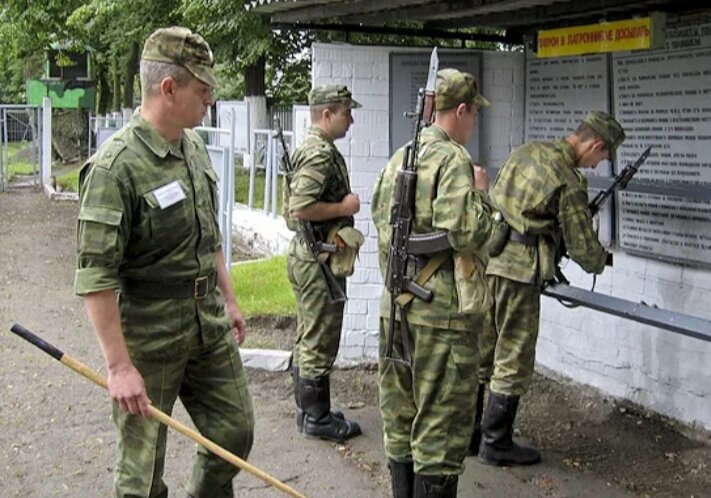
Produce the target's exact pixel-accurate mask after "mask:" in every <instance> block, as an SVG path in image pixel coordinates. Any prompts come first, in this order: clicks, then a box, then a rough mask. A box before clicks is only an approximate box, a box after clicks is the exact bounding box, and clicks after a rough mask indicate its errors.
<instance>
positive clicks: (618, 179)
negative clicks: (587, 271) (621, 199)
mask: <svg viewBox="0 0 711 498" xmlns="http://www.w3.org/2000/svg"><path fill="white" fill-rule="evenodd" d="M652 147H653V146H652V145H650V146H649V147H647V148H646V149H644V152H642V154H640V156H639V157H638V158H637V160H636V161H635V162H633V163H630V164H628V165H627V166H625V169H623V170H622V171H620V172H619V173H617V175H616V176H615V178H614V179H613V180H612V184H611V185H610V186H609V187H607V188H606V189H605V190H601V191H600V192H598V193H597V195H595V197H594V198H593V200H592V201H590V203H589V204H588V209H589V210H590V213H591V214H592V215H593V216H595V215H596V214H597V213H599V212H600V209H602V205H603V204H604V203H605V201H606V200H607V199H608V197H610V196H611V195H612V194H613V193H614V192H615V190H618V189H619V190H624V189H626V188H627V184H628V183H629V181H630V180H631V179H632V178H633V177H634V175H636V174H637V171H639V168H640V167H641V166H642V164H644V161H646V160H647V156H649V153H650V152H651V150H652ZM561 253H563V254H564V253H565V247H563V248H562V249H561ZM608 256H609V254H608ZM561 257H562V256H561ZM561 257H559V258H558V261H557V262H556V269H555V279H556V283H559V284H569V283H570V282H569V281H568V279H567V278H565V275H563V271H562V270H561V269H560V259H561Z"/></svg>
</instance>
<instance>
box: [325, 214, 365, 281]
mask: <svg viewBox="0 0 711 498" xmlns="http://www.w3.org/2000/svg"><path fill="white" fill-rule="evenodd" d="M364 241H365V239H364V237H363V234H362V233H361V232H360V230H358V229H356V228H353V227H351V226H338V225H336V226H334V227H333V228H331V230H330V231H329V233H328V236H327V237H326V242H327V243H328V244H332V245H334V246H336V252H335V253H331V254H329V253H321V254H320V255H319V259H321V258H323V259H321V260H322V261H325V260H326V259H328V264H329V266H330V267H331V271H332V272H333V275H334V276H335V277H337V278H343V277H350V276H351V275H353V270H354V269H355V261H356V258H357V257H358V252H359V251H360V248H361V246H362V245H363V242H364Z"/></svg>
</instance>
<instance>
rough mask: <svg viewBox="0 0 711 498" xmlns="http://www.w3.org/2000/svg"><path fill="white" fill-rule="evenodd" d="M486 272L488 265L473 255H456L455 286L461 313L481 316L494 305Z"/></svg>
mask: <svg viewBox="0 0 711 498" xmlns="http://www.w3.org/2000/svg"><path fill="white" fill-rule="evenodd" d="M485 270H486V265H485V264H484V263H483V262H482V261H481V260H480V259H479V258H477V257H476V256H474V255H473V254H461V253H456V254H455V255H454V284H455V286H456V288H457V298H458V300H459V308H458V310H457V311H458V312H459V313H464V314H480V313H483V312H485V311H486V310H488V309H489V308H491V307H492V306H493V305H494V299H493V297H492V295H491V291H490V290H489V286H488V285H487V283H486V274H485Z"/></svg>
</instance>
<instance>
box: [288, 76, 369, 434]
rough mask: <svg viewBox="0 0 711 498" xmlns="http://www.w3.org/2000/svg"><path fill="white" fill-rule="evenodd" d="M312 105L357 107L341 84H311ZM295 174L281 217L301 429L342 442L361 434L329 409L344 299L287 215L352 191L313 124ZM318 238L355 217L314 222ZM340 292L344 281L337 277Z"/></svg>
mask: <svg viewBox="0 0 711 498" xmlns="http://www.w3.org/2000/svg"><path fill="white" fill-rule="evenodd" d="M309 104H310V105H311V106H312V108H313V106H322V105H332V104H333V105H336V104H338V105H339V106H347V107H349V108H350V109H354V108H358V107H361V106H360V104H359V103H358V102H356V101H355V100H353V98H352V96H351V92H350V91H349V90H348V89H347V88H346V87H345V86H343V85H325V86H318V87H314V88H313V89H312V90H311V92H310V93H309ZM292 167H293V172H292V174H291V175H290V177H289V178H287V180H286V181H288V182H289V185H288V188H285V189H284V196H285V198H284V218H285V219H286V221H287V225H288V227H289V228H290V229H291V230H293V231H296V232H297V234H296V236H294V237H293V238H292V240H291V242H290V243H289V249H288V254H287V275H288V277H289V281H290V282H291V287H292V290H293V291H294V296H295V297H296V324H297V325H296V340H295V342H294V348H293V356H292V364H293V366H294V369H293V375H294V397H295V401H296V410H297V412H296V422H297V426H298V428H299V431H302V432H304V433H305V434H306V435H309V436H313V437H320V438H322V439H330V440H336V441H342V440H344V439H347V438H349V437H352V436H356V435H358V434H360V433H361V429H360V426H359V425H358V424H357V423H355V422H353V421H348V420H345V419H344V416H343V414H342V413H341V412H337V411H336V412H332V411H331V394H330V374H331V370H332V368H333V364H334V362H335V361H336V356H337V354H338V346H339V344H340V341H341V328H342V325H343V306H344V303H343V301H333V302H332V300H331V296H330V295H329V288H328V284H327V283H326V281H325V279H324V276H323V274H322V270H321V268H320V267H319V263H318V261H317V260H316V258H315V257H314V256H313V254H311V251H310V250H309V247H308V244H307V242H306V239H305V237H304V234H303V233H302V232H301V230H300V228H299V222H298V220H297V219H295V218H293V217H292V216H291V213H293V212H296V211H301V210H303V209H305V208H308V207H310V206H312V205H314V204H316V203H317V202H324V203H339V202H341V201H342V200H343V199H344V198H345V197H346V196H347V195H348V194H350V193H351V187H350V180H349V178H348V169H347V167H346V162H345V159H344V158H343V156H342V155H341V153H340V152H339V151H338V149H337V148H336V146H335V144H334V143H333V138H332V137H330V136H329V135H327V134H326V132H325V131H323V130H322V129H320V128H319V127H317V126H312V127H311V128H310V129H309V130H308V132H307V135H306V138H305V139H304V141H303V142H302V143H301V144H300V145H299V147H298V148H297V150H296V151H295V152H294V155H293V158H292ZM308 223H311V226H312V227H313V231H314V234H315V236H316V238H317V240H318V241H319V242H324V241H326V239H327V237H328V236H329V234H330V233H333V232H334V231H335V230H338V228H339V227H346V226H348V227H352V226H353V217H352V216H349V217H340V218H331V219H327V220H324V221H319V222H316V221H312V222H308ZM336 283H337V285H338V286H339V287H340V289H341V291H342V292H343V295H344V296H345V295H346V279H345V278H344V277H341V278H336Z"/></svg>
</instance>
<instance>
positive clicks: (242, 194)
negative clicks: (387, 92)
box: [235, 168, 284, 215]
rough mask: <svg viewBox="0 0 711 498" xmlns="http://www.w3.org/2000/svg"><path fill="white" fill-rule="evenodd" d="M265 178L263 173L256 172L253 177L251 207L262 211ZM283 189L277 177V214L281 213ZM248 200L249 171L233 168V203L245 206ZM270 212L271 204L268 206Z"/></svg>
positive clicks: (280, 178)
mask: <svg viewBox="0 0 711 498" xmlns="http://www.w3.org/2000/svg"><path fill="white" fill-rule="evenodd" d="M265 182H266V177H265V176H264V172H263V171H260V170H257V174H256V175H255V176H254V200H253V203H252V207H253V208H256V209H262V208H263V207H264V184H265ZM283 189H284V180H283V178H282V177H279V181H278V182H277V214H279V215H280V214H281V212H282V200H283V199H282V191H283ZM248 200H249V170H248V169H244V168H235V202H239V203H240V204H247V201H248ZM268 209H270V210H271V204H270V205H269V206H268Z"/></svg>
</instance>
